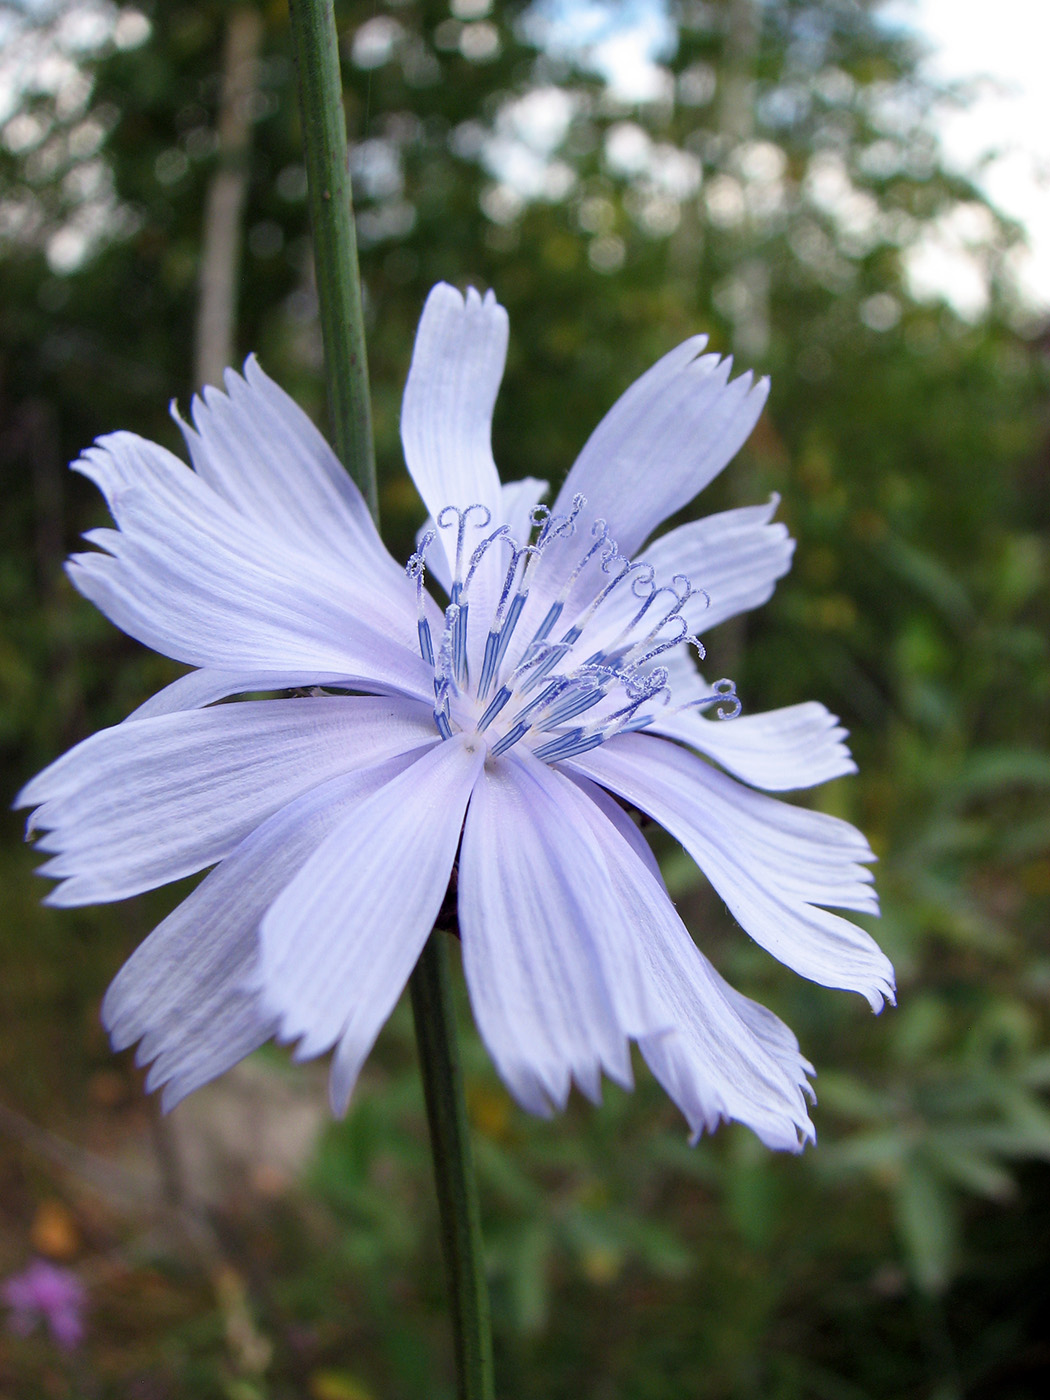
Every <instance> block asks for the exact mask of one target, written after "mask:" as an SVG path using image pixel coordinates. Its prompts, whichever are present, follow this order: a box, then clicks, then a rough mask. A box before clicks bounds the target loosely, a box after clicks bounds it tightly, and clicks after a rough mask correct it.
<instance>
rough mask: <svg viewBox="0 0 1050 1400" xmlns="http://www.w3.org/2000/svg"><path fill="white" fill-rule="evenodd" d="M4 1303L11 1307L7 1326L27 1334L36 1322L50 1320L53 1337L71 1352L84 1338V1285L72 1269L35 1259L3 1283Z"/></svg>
mask: <svg viewBox="0 0 1050 1400" xmlns="http://www.w3.org/2000/svg"><path fill="white" fill-rule="evenodd" d="M2 1293H3V1299H4V1302H5V1303H6V1304H7V1305H8V1307H9V1308H10V1309H11V1312H10V1314H9V1316H8V1319H7V1325H8V1326H9V1327H10V1328H11V1330H12V1332H17V1333H18V1335H19V1336H21V1337H25V1336H28V1334H29V1333H30V1332H31V1331H32V1329H33V1326H34V1324H35V1323H36V1322H37V1321H43V1322H46V1323H47V1326H48V1329H49V1331H50V1332H51V1336H52V1338H53V1339H54V1341H55V1342H56V1344H57V1345H58V1346H60V1347H61V1348H62V1350H63V1351H72V1350H73V1348H74V1347H76V1346H79V1344H80V1343H81V1342H82V1341H83V1339H84V1303H85V1294H84V1285H83V1284H82V1283H81V1282H80V1280H79V1279H78V1278H77V1276H76V1274H74V1273H72V1272H71V1271H70V1270H69V1269H60V1268H58V1267H56V1265H54V1264H46V1263H45V1262H44V1261H43V1260H42V1259H34V1260H33V1262H32V1264H30V1265H29V1267H28V1268H27V1269H25V1270H23V1272H22V1273H20V1274H14V1275H13V1276H12V1277H11V1278H9V1279H8V1280H7V1282H6V1283H5V1284H4V1286H3V1290H2Z"/></svg>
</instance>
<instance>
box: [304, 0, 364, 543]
mask: <svg viewBox="0 0 1050 1400" xmlns="http://www.w3.org/2000/svg"><path fill="white" fill-rule="evenodd" d="M288 9H289V13H290V15H291V21H292V41H293V46H294V50H295V63H296V69H297V71H298V77H299V105H300V108H301V112H302V123H303V149H304V152H305V155H306V177H307V185H308V189H309V194H310V223H311V225H312V228H313V241H314V265H315V269H316V276H317V302H318V307H319V308H320V316H321V338H322V341H323V343H324V362H325V379H326V381H327V384H328V411H329V414H330V415H331V420H332V434H333V441H334V446H335V450H336V453H337V454H338V456H339V460H340V461H341V462H342V463H343V465H344V466H345V467H346V469H347V471H348V472H349V473H350V475H351V476H352V477H353V479H354V480H355V481H356V482H357V484H358V486H359V487H360V488H361V492H362V494H363V496H364V498H365V500H366V501H367V502H368V508H369V510H370V511H371V512H372V515H373V517H374V518H375V519H376V520H377V521H378V518H379V497H378V495H377V492H376V466H375V451H374V448H373V446H372V408H371V400H370V398H369V393H368V360H367V357H366V354H365V325H364V316H363V315H362V310H361V278H360V274H359V272H358V268H357V239H356V237H355V235H354V220H353V199H352V195H351V190H350V167H349V165H348V163H347V150H346V117H345V115H344V113H343V85H342V79H341V78H340V76H339V41H338V37H337V35H336V29H335V13H334V11H333V8H332V0H289V4H288Z"/></svg>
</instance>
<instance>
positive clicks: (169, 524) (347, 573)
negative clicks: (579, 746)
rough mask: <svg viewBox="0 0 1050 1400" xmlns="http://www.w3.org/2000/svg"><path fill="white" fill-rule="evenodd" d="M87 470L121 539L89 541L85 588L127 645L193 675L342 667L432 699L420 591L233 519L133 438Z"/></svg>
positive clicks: (74, 572)
mask: <svg viewBox="0 0 1050 1400" xmlns="http://www.w3.org/2000/svg"><path fill="white" fill-rule="evenodd" d="M74 467H75V469H76V470H78V471H80V472H82V473H83V474H84V475H86V476H88V477H89V478H90V479H91V480H93V481H95V483H96V484H97V485H98V486H99V488H100V489H101V490H102V492H103V494H104V495H105V496H106V499H107V501H108V503H109V506H110V509H111V511H112V512H113V516H114V519H115V520H116V522H117V524H118V526H119V527H120V528H119V530H115V531H114V530H95V531H91V532H90V533H89V534H88V535H87V536H86V538H87V539H88V540H89V541H90V542H91V543H94V544H98V545H100V546H101V547H102V548H103V549H105V550H106V551H107V553H105V554H79V555H74V556H73V558H72V560H71V561H70V563H69V565H68V566H67V568H68V571H69V574H70V578H71V579H72V581H73V583H74V585H75V586H76V587H77V588H78V589H79V590H80V592H81V593H83V594H84V595H85V597H87V598H89V599H90V600H91V601H92V602H93V603H95V604H96V606H97V607H99V608H100V609H101V611H102V612H104V613H105V614H106V615H107V616H108V617H109V618H110V619H111V620H112V621H113V622H115V623H116V625H117V626H118V627H120V628H121V629H122V630H123V631H125V632H127V633H128V634H129V635H130V636H133V637H136V638H137V639H138V640H139V641H142V642H144V643H145V644H146V645H147V646H150V647H152V648H153V649H154V650H156V651H160V652H163V653H164V654H166V655H168V656H172V657H174V658H175V659H176V660H179V661H185V662H187V663H188V664H190V665H192V666H209V667H216V668H219V669H223V670H242V669H243V670H256V669H258V670H263V671H273V670H313V671H325V672H338V673H342V674H343V675H345V676H347V677H348V678H354V680H355V681H357V682H358V683H360V684H361V685H362V687H363V688H370V687H371V685H374V686H375V687H376V688H377V689H385V688H389V689H395V690H403V691H406V692H407V693H410V694H419V695H420V696H423V695H425V694H426V693H427V691H428V689H429V687H430V684H431V677H430V675H429V673H428V671H427V668H426V667H425V666H423V664H422V662H421V661H420V659H419V656H418V654H417V653H416V650H415V642H416V636H415V633H416V616H415V613H416V609H415V599H414V596H413V590H412V588H411V585H410V584H409V582H408V580H407V579H405V578H404V576H403V574H402V573H401V572H400V571H395V572H396V582H391V580H390V578H387V577H386V576H384V578H383V579H382V581H380V580H379V579H378V578H377V577H376V576H375V574H374V573H370V572H369V571H368V570H367V569H362V568H360V567H358V568H357V569H356V570H355V569H354V567H353V566H352V563H351V561H348V560H344V559H341V558H338V557H333V556H331V555H330V554H325V552H324V551H323V550H321V549H320V548H318V549H316V550H315V551H313V553H309V554H308V553H306V552H304V551H303V550H301V549H297V548H295V547H294V546H293V545H291V544H289V543H288V542H287V541H286V540H284V539H282V538H281V537H280V536H279V535H278V534H277V532H276V531H277V526H276V525H275V527H274V529H273V530H272V531H268V530H266V529H264V527H263V526H261V525H260V524H258V523H257V522H256V521H254V520H250V519H248V518H247V517H245V516H244V515H242V514H241V513H240V512H239V511H237V510H235V509H234V508H233V507H232V506H230V505H229V504H228V503H227V502H226V501H225V500H223V499H222V498H221V497H220V496H219V495H218V494H217V493H216V492H215V491H213V490H212V489H211V488H210V487H209V486H208V484H207V483H206V482H204V481H202V480H201V478H200V477H198V476H197V475H196V473H194V472H193V471H191V470H190V469H189V468H188V467H187V466H185V464H184V463H182V462H180V461H179V460H178V458H177V457H174V456H173V455H172V454H171V453H169V452H166V451H165V450H164V449H163V448H161V447H158V446H157V445H156V444H155V443H150V442H147V441H145V440H144V439H142V438H138V437H136V436H135V435H134V434H132V433H115V434H112V435H111V436H110V437H107V438H101V439H99V441H98V443H96V445H95V446H94V447H93V448H90V449H89V450H88V451H87V452H86V453H85V454H84V456H83V457H82V458H80V460H79V461H78V462H76V463H74Z"/></svg>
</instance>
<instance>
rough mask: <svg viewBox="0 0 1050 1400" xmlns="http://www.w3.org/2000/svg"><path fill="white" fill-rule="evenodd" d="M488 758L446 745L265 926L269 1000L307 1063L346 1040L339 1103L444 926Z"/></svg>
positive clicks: (373, 803)
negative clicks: (467, 820)
mask: <svg viewBox="0 0 1050 1400" xmlns="http://www.w3.org/2000/svg"><path fill="white" fill-rule="evenodd" d="M484 756H485V750H484V746H483V745H481V744H478V743H475V742H474V741H472V740H469V739H467V738H456V739H451V740H449V741H448V742H447V743H438V744H436V745H435V746H434V747H433V748H431V749H430V750H429V751H428V752H427V753H426V754H425V755H424V756H423V757H422V758H420V759H419V760H418V761H417V762H416V763H414V764H412V766H411V767H410V768H408V769H406V770H405V771H404V772H402V773H401V774H400V775H399V776H398V777H396V778H394V779H393V781H392V782H390V783H388V784H387V785H386V786H385V787H383V788H381V789H380V790H379V791H378V792H376V793H375V794H374V795H373V796H372V797H370V798H368V799H367V800H366V801H364V802H362V803H361V804H360V805H359V806H357V807H355V808H354V809H353V810H352V811H351V812H350V813H349V814H348V815H347V816H345V817H344V818H343V820H342V821H340V822H339V823H338V825H337V826H336V827H335V828H334V830H333V831H332V832H331V833H330V834H329V835H328V837H327V838H326V840H325V841H324V842H323V843H322V844H321V845H320V846H319V847H318V848H317V850H316V851H315V852H314V854H313V855H312V856H311V857H310V859H309V860H308V861H307V862H306V864H305V865H304V866H303V868H302V870H301V871H300V872H299V874H298V875H297V876H296V877H295V879H294V880H292V882H291V883H290V884H289V885H288V886H287V887H286V889H285V890H284V892H283V893H282V894H281V895H280V896H279V897H278V898H277V899H276V900H275V901H274V903H273V904H272V905H271V906H270V909H269V911H268V912H267V914H266V916H265V917H264V919H263V921H262V930H261V975H262V989H263V999H264V1002H265V1004H266V1005H267V1007H268V1008H270V1009H271V1010H272V1011H273V1012H274V1013H275V1014H276V1015H277V1016H278V1017H279V1018H280V1035H281V1038H282V1039H284V1040H295V1039H298V1040H299V1042H300V1043H299V1046H298V1048H297V1052H296V1054H297V1057H298V1058H306V1057H308V1056H311V1055H318V1054H320V1053H321V1052H322V1051H324V1050H327V1049H328V1048H329V1047H330V1046H332V1045H334V1044H335V1042H336V1041H337V1040H340V1039H341V1040H342V1042H343V1043H342V1045H341V1046H340V1051H339V1058H338V1066H337V1070H336V1069H334V1070H333V1081H332V1089H331V1092H332V1099H333V1103H335V1104H336V1105H337V1106H338V1107H340V1108H342V1107H345V1103H346V1100H347V1099H348V1098H349V1095H350V1090H351V1089H352V1087H353V1081H354V1079H356V1077H357V1070H358V1069H359V1068H360V1065H361V1064H362V1062H363V1061H364V1059H365V1056H366V1055H367V1054H368V1052H369V1050H370V1049H371V1047H372V1044H373V1042H374V1041H375V1038H376V1036H377V1035H378V1033H379V1029H380V1027H381V1026H382V1024H383V1022H384V1021H385V1020H386V1018H387V1017H388V1016H389V1015H390V1012H391V1011H392V1010H393V1007H394V1004H395V1002H396V1001H397V999H398V997H399V996H400V995H401V991H402V989H403V987H404V985H405V982H406V981H407V980H408V975H409V973H410V972H411V971H412V968H413V967H414V966H415V963H416V959H417V958H418V957H419V953H420V951H421V949H422V947H423V944H424V943H425V942H426V940H427V936H428V935H429V933H430V930H431V929H432V928H433V926H434V920H435V919H436V917H437V915H438V911H439V910H440V908H441V903H442V901H443V899H444V897H445V891H446V889H447V887H448V880H449V875H450V873H451V871H452V862H453V861H454V859H455V856H456V848H457V846H458V844H459V833H460V825H461V822H462V818H463V811H464V809H465V807H466V805H467V800H468V798H469V796H470V791H471V788H472V786H473V784H474V781H475V778H476V776H477V773H478V770H479V769H480V767H481V765H482V763H483V762H484Z"/></svg>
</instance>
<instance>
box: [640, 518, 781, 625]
mask: <svg viewBox="0 0 1050 1400" xmlns="http://www.w3.org/2000/svg"><path fill="white" fill-rule="evenodd" d="M779 504H780V497H779V496H777V495H774V496H772V497H771V498H770V500H769V501H768V502H767V503H766V504H765V505H761V506H743V507H740V508H738V509H736V510H724V511H722V512H721V513H720V514H718V515H709V516H706V517H705V518H704V519H703V520H693V521H690V522H689V524H687V525H680V526H679V527H678V529H677V530H670V531H669V532H668V533H667V534H666V535H661V536H660V538H659V539H658V540H654V541H653V543H652V544H651V545H650V546H649V548H648V549H646V550H643V552H642V553H641V554H640V555H639V562H640V563H647V564H651V565H652V566H653V569H654V571H655V574H656V581H657V583H658V584H659V583H669V582H670V581H671V579H672V578H673V577H674V576H675V574H684V575H685V576H686V577H687V578H688V579H689V581H690V583H692V584H693V586H694V587H695V588H696V589H698V590H703V592H697V593H696V594H695V595H694V596H693V597H692V598H691V599H690V600H689V601H688V602H687V603H686V605H685V607H684V609H683V614H684V616H685V619H686V621H687V622H688V623H689V627H690V629H691V630H692V631H696V632H708V631H710V630H711V628H712V627H717V626H718V624H719V623H720V622H725V621H726V619H727V618H730V617H736V615H737V614H738V613H743V612H750V611H751V609H752V608H757V607H761V605H762V604H763V603H765V602H767V601H768V599H769V598H770V597H771V596H772V593H773V588H774V585H775V584H776V581H777V579H779V578H783V576H784V575H785V574H786V573H787V571H788V570H789V569H790V568H791V556H792V554H793V553H794V550H795V541H794V540H793V539H792V538H791V537H790V535H789V534H788V532H787V526H786V525H784V524H783V523H782V522H781V521H773V515H774V513H775V511H776V508H777V506H778V505H779ZM704 593H706V595H707V598H706V599H705V598H704V596H703V595H704ZM708 600H710V601H708Z"/></svg>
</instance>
